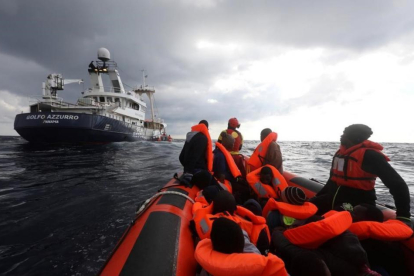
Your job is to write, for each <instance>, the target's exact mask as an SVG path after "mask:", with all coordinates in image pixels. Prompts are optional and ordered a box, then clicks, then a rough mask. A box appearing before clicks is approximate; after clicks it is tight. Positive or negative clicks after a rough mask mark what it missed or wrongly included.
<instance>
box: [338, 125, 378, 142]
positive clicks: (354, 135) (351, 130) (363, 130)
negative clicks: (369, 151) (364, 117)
mask: <svg viewBox="0 0 414 276" xmlns="http://www.w3.org/2000/svg"><path fill="white" fill-rule="evenodd" d="M372 134H373V132H372V130H371V128H370V127H369V126H366V125H363V124H354V125H350V126H348V127H346V128H345V129H344V135H345V137H346V138H347V139H348V140H349V141H351V142H352V143H354V144H359V143H362V142H363V141H365V140H367V139H368V138H369V137H371V135H372Z"/></svg>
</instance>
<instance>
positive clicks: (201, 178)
mask: <svg viewBox="0 0 414 276" xmlns="http://www.w3.org/2000/svg"><path fill="white" fill-rule="evenodd" d="M212 178H213V177H212V175H211V174H210V173H209V172H208V171H206V170H202V171H199V172H197V173H196V174H194V175H193V177H192V178H191V181H190V183H191V184H193V185H196V186H197V187H198V188H199V189H200V190H202V189H204V188H205V187H207V186H209V185H211V181H212Z"/></svg>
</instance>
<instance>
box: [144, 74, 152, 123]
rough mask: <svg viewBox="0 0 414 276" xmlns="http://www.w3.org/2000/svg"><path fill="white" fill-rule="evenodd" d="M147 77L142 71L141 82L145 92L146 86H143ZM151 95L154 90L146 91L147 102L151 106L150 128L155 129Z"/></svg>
mask: <svg viewBox="0 0 414 276" xmlns="http://www.w3.org/2000/svg"><path fill="white" fill-rule="evenodd" d="M147 77H148V76H147V75H145V70H142V82H143V84H144V87H143V88H144V89H145V90H146V87H147V85H145V79H146V78H147ZM153 93H155V90H149V91H147V92H146V94H147V96H148V98H149V100H150V105H151V118H152V127H153V129H155V124H154V122H155V121H154V117H155V116H154V98H153V97H152V94H153Z"/></svg>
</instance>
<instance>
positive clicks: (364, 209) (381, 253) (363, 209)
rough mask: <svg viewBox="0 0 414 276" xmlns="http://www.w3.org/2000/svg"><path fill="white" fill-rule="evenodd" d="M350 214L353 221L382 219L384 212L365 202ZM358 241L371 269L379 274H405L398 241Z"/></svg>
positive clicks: (401, 250) (378, 220)
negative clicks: (365, 253)
mask: <svg viewBox="0 0 414 276" xmlns="http://www.w3.org/2000/svg"><path fill="white" fill-rule="evenodd" d="M351 215H352V220H353V222H354V223H355V222H361V221H373V222H383V221H384V214H383V213H382V211H381V210H380V209H378V208H377V207H375V206H374V205H370V204H365V203H364V204H360V205H357V206H355V207H354V208H353V210H352V211H351ZM351 230H352V229H351ZM360 242H361V245H362V247H363V248H364V249H365V251H366V252H367V255H368V261H369V263H370V265H371V267H372V269H373V270H375V271H378V272H379V273H381V275H407V271H406V265H405V263H404V252H403V249H402V247H401V244H400V243H398V242H394V241H384V240H379V239H372V238H369V239H364V240H361V241H360Z"/></svg>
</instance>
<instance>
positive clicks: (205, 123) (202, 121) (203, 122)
mask: <svg viewBox="0 0 414 276" xmlns="http://www.w3.org/2000/svg"><path fill="white" fill-rule="evenodd" d="M198 124H203V125H205V126H206V127H207V128H208V122H207V121H206V120H201V121H200V122H199V123H198Z"/></svg>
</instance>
